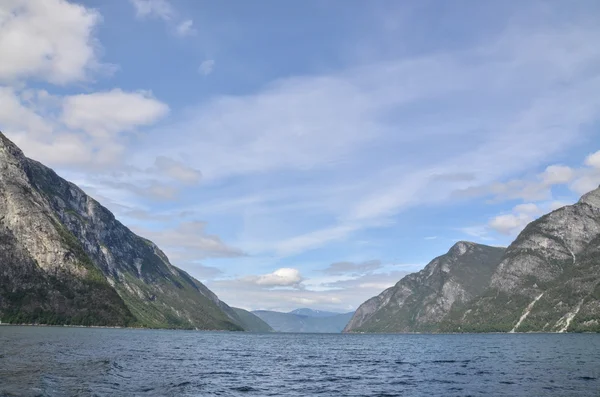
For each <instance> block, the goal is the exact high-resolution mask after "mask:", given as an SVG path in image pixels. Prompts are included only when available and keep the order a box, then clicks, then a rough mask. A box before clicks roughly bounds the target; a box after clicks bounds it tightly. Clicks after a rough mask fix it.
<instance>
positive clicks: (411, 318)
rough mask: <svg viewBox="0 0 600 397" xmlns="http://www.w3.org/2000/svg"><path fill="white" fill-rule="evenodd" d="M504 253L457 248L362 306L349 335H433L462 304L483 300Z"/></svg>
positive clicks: (470, 245)
mask: <svg viewBox="0 0 600 397" xmlns="http://www.w3.org/2000/svg"><path fill="white" fill-rule="evenodd" d="M503 253H504V248H500V247H490V246H487V245H481V244H475V243H470V242H466V241H461V242H458V243H456V244H455V245H454V246H453V247H452V248H451V249H450V250H449V251H448V253H446V254H444V255H441V256H438V257H437V258H435V259H434V260H432V261H431V262H429V264H428V265H427V266H425V268H424V269H423V270H421V271H420V272H418V273H413V274H409V275H408V276H406V277H404V278H403V279H402V280H400V281H399V282H398V283H397V284H396V285H395V286H393V287H390V288H388V289H387V290H385V291H383V292H382V293H381V294H380V295H379V296H376V297H374V298H371V299H369V300H368V301H366V302H365V303H363V304H362V305H361V306H360V307H359V308H358V309H357V310H356V312H355V313H354V316H353V317H352V319H351V320H350V322H349V323H348V325H347V326H346V328H345V331H346V332H431V331H437V330H438V329H439V323H440V322H441V321H442V320H443V319H444V318H445V317H446V316H447V315H448V313H450V311H451V309H452V308H453V307H454V306H456V305H459V304H463V303H466V302H468V301H470V300H471V299H473V298H475V297H477V296H478V295H479V294H481V293H482V292H483V291H484V290H485V289H486V288H487V287H488V285H489V283H490V279H491V277H492V274H493V273H494V271H495V270H496V268H497V267H498V264H499V263H500V259H501V258H502V254H503Z"/></svg>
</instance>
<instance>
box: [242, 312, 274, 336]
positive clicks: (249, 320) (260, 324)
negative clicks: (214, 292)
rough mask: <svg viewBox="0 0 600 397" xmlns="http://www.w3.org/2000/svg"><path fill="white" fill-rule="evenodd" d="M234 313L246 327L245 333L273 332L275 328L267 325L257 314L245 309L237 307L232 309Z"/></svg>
mask: <svg viewBox="0 0 600 397" xmlns="http://www.w3.org/2000/svg"><path fill="white" fill-rule="evenodd" d="M232 309H233V311H234V312H235V313H236V315H237V316H238V318H239V319H240V320H239V323H240V324H241V325H242V327H244V331H248V332H273V331H274V330H273V328H271V326H270V325H269V324H267V323H265V322H264V321H263V320H262V319H261V318H260V317H258V316H257V315H256V314H254V313H252V312H249V311H247V310H244V309H239V308H237V307H233V308H232Z"/></svg>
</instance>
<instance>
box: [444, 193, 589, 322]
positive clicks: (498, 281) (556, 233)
mask: <svg viewBox="0 0 600 397" xmlns="http://www.w3.org/2000/svg"><path fill="white" fill-rule="evenodd" d="M446 328H447V329H451V330H462V331H505V332H510V331H514V332H526V331H545V332H566V331H596V332H597V331H600V188H599V189H596V190H594V191H592V192H590V193H588V194H586V195H584V196H583V197H582V198H581V199H580V200H579V202H578V203H576V204H574V205H571V206H566V207H563V208H560V209H558V210H556V211H553V212H552V213H550V214H547V215H545V216H543V217H541V218H539V219H537V220H536V221H534V222H532V223H530V224H529V225H528V226H527V227H526V228H525V229H524V230H523V231H522V232H521V234H520V235H519V236H518V237H517V239H516V240H515V241H514V242H513V243H512V244H511V245H510V246H509V247H508V249H507V250H506V254H505V255H504V258H503V259H502V262H501V263H500V265H499V266H498V269H497V270H496V272H495V273H494V275H493V277H492V279H491V282H490V288H489V289H488V291H486V293H485V294H484V295H483V296H482V297H480V298H479V299H477V300H475V301H473V302H472V303H471V304H470V305H467V306H465V307H464V308H463V309H462V310H461V311H457V312H456V313H454V314H453V316H452V318H451V321H449V322H448V324H447V325H446Z"/></svg>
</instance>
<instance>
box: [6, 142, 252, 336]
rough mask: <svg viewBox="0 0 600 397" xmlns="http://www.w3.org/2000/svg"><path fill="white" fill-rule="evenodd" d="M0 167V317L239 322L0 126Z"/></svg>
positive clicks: (213, 325)
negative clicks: (40, 161) (35, 157)
mask: <svg viewBox="0 0 600 397" xmlns="http://www.w3.org/2000/svg"><path fill="white" fill-rule="evenodd" d="M0 171H1V173H0V236H1V238H0V242H1V244H0V259H2V261H1V262H0V263H1V264H2V269H1V270H2V272H1V277H2V280H1V281H2V282H1V283H0V319H1V320H2V321H3V322H22V323H25V322H29V323H36V322H38V323H52V324H79V325H110V326H115V325H117V326H144V327H153V328H197V329H227V330H241V329H242V327H241V325H240V324H239V321H238V319H237V317H236V316H235V313H234V312H233V310H232V309H231V308H230V307H229V306H227V305H226V304H225V303H224V302H221V301H220V300H219V299H218V298H217V297H216V295H215V294H214V293H212V291H210V290H209V289H208V288H206V287H205V286H204V285H203V284H202V283H200V282H199V281H198V280H195V279H194V278H192V277H191V276H190V275H189V274H187V273H186V272H184V271H183V270H181V269H179V268H176V267H175V266H173V265H172V264H171V263H170V262H169V260H168V258H167V257H166V255H165V254H164V253H163V252H162V251H161V250H160V249H159V248H158V247H157V246H156V245H155V244H154V243H152V242H151V241H149V240H147V239H145V238H143V237H140V236H137V235H136V234H134V233H133V232H131V230H129V229H128V228H127V227H126V226H124V225H123V224H122V223H120V222H119V221H118V220H116V218H115V217H114V215H113V214H112V213H111V212H110V211H109V210H108V209H106V208H105V207H103V206H102V205H100V204H99V203H98V202H97V201H96V200H94V199H93V198H91V197H89V196H88V195H87V194H85V192H83V190H81V189H80V188H79V187H77V186H76V185H74V184H73V183H71V182H68V181H66V180H64V179H63V178H61V177H59V176H58V175H57V174H56V173H55V172H54V171H53V170H52V169H50V168H48V167H46V166H44V165H43V164H41V163H39V162H37V161H35V160H31V159H29V158H27V157H25V155H24V154H23V152H22V151H21V149H20V148H18V147H17V146H16V145H15V144H14V143H13V142H11V141H10V140H9V139H8V138H7V137H6V136H5V135H4V134H2V133H1V132H0ZM99 297H102V299H98V298H99Z"/></svg>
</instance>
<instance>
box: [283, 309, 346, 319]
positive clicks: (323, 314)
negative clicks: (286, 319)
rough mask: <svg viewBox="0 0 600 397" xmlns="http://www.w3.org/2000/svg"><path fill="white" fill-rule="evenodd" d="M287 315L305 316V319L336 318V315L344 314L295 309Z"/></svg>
mask: <svg viewBox="0 0 600 397" xmlns="http://www.w3.org/2000/svg"><path fill="white" fill-rule="evenodd" d="M289 313H290V314H296V315H298V316H305V317H331V316H337V315H338V314H344V313H336V312H326V311H324V310H313V309H309V308H307V307H303V308H300V309H295V310H292V311H291V312H289Z"/></svg>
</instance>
